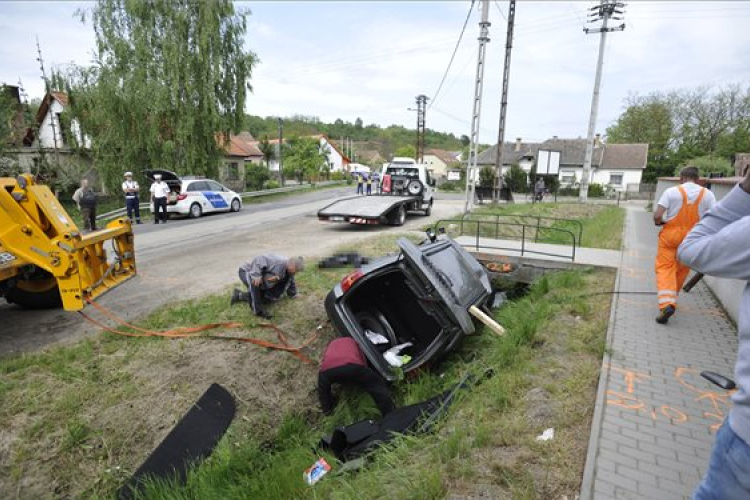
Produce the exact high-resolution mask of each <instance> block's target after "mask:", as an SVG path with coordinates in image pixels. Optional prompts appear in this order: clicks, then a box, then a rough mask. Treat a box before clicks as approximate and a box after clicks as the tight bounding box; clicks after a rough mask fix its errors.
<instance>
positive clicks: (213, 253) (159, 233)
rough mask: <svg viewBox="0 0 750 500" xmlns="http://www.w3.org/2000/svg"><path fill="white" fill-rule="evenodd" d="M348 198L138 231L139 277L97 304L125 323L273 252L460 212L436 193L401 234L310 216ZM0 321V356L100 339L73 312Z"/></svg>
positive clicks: (207, 289) (1, 310)
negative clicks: (424, 212) (430, 208)
mask: <svg viewBox="0 0 750 500" xmlns="http://www.w3.org/2000/svg"><path fill="white" fill-rule="evenodd" d="M353 191H354V188H350V187H349V188H333V189H328V190H322V191H316V192H312V193H305V194H301V195H297V196H290V197H288V198H283V199H280V200H278V201H272V202H269V203H262V204H249V205H245V206H244V207H243V209H242V211H241V212H238V213H227V214H216V215H206V216H204V217H202V218H200V219H178V220H170V221H169V222H168V223H167V224H159V225H156V224H153V223H148V224H146V223H144V224H141V225H136V226H134V228H135V229H134V232H135V242H136V262H137V266H138V276H137V277H135V278H133V279H131V280H129V281H128V282H126V283H124V284H123V285H121V286H119V287H117V288H116V289H114V290H112V291H110V292H109V293H107V294H106V295H104V296H103V297H101V298H100V299H99V302H100V303H101V304H102V305H104V306H106V307H108V308H110V309H112V310H113V311H115V312H117V313H118V314H120V315H122V316H124V317H125V318H127V319H130V320H138V319H139V318H142V317H144V316H145V315H147V314H148V313H150V312H151V311H153V310H154V309H156V308H158V307H161V306H163V305H165V304H168V303H170V302H174V301H178V300H182V299H186V298H191V297H197V296H201V295H205V294H207V293H212V292H217V291H222V290H226V289H228V288H229V287H230V286H231V285H234V284H237V283H238V282H239V281H238V278H237V268H238V267H239V265H240V264H241V263H242V262H243V261H245V260H249V259H250V258H252V257H253V256H254V255H258V254H261V253H266V252H274V253H279V254H282V255H303V256H304V257H306V258H308V259H315V258H317V257H323V256H325V255H327V254H328V253H330V252H331V251H333V250H334V249H335V248H336V247H338V246H340V245H342V244H344V243H348V242H352V241H357V240H361V239H364V238H366V237H368V236H370V235H372V234H375V233H379V232H387V231H392V232H398V231H403V230H414V229H418V228H420V227H422V226H423V225H424V224H425V223H426V222H428V221H434V220H438V219H441V218H450V217H452V216H454V215H455V214H457V213H459V212H461V211H462V208H463V204H462V202H461V199H460V196H456V195H450V194H448V195H440V194H438V195H436V201H435V205H434V207H433V212H432V215H431V216H430V217H429V218H426V217H425V216H423V215H418V214H411V215H409V217H408V218H407V221H406V224H405V225H404V226H403V227H401V228H399V227H391V226H354V225H348V224H330V223H324V222H320V221H318V219H317V217H316V216H315V214H316V212H317V211H318V210H319V209H321V208H323V207H324V206H326V205H327V204H329V203H331V202H333V201H334V200H335V199H338V198H341V197H343V196H351V195H352V194H354V193H353ZM228 296H229V295H227V298H228ZM0 318H2V322H1V323H0V354H3V353H13V352H28V351H34V350H38V349H40V348H43V347H45V346H49V345H52V344H57V343H61V342H73V341H76V340H79V339H81V338H82V337H85V336H87V335H96V334H97V333H98V329H97V328H96V327H94V326H92V325H91V324H90V323H88V322H86V321H85V320H84V319H83V318H82V317H81V316H80V315H78V314H76V313H71V312H66V311H63V310H53V311H26V310H23V309H20V308H18V307H16V306H14V305H10V304H6V303H5V302H4V301H3V300H2V299H0Z"/></svg>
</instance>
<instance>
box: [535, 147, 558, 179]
mask: <svg viewBox="0 0 750 500" xmlns="http://www.w3.org/2000/svg"><path fill="white" fill-rule="evenodd" d="M559 172H560V151H548V150H546V149H540V150H539V153H538V154H537V157H536V173H537V174H539V175H557V174H558V173H559Z"/></svg>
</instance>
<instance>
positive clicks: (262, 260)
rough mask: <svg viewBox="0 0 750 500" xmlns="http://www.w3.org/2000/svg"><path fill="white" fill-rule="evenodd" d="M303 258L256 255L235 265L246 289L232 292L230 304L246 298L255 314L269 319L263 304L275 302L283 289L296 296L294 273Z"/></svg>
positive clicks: (301, 264) (289, 294)
mask: <svg viewBox="0 0 750 500" xmlns="http://www.w3.org/2000/svg"><path fill="white" fill-rule="evenodd" d="M304 266H305V262H304V260H303V259H302V257H294V258H291V259H289V258H287V257H282V256H280V255H272V254H271V255H259V256H258V257H255V258H254V259H253V260H251V261H250V262H246V263H245V264H242V265H241V266H240V269H239V275H240V280H241V281H242V283H244V284H245V286H246V287H247V290H248V291H247V293H245V292H242V291H240V290H237V289H236V288H235V289H234V291H233V292H232V300H231V304H232V305H234V304H236V303H237V302H240V301H247V302H248V303H249V304H250V307H251V308H252V310H253V312H254V313H255V315H256V316H260V317H261V318H265V319H271V314H270V313H268V311H266V309H265V307H264V304H265V303H268V302H275V301H277V300H279V299H280V298H281V296H282V295H283V294H284V292H286V294H287V296H289V297H290V298H295V297H296V296H297V284H296V283H295V282H294V275H295V274H296V273H297V272H299V271H302V269H303V268H304Z"/></svg>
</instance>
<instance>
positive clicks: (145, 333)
mask: <svg viewBox="0 0 750 500" xmlns="http://www.w3.org/2000/svg"><path fill="white" fill-rule="evenodd" d="M85 300H86V302H88V303H89V304H91V305H92V306H93V307H94V308H96V309H97V310H98V311H100V312H101V313H102V314H103V315H104V316H107V317H108V318H110V319H113V320H114V321H116V322H117V323H119V324H120V325H122V326H125V327H128V328H132V329H133V330H136V331H137V332H140V333H131V332H123V331H121V330H116V329H114V328H110V327H108V326H107V325H105V324H104V323H102V322H101V321H98V320H96V319H94V318H92V317H91V316H89V315H88V314H86V313H85V312H83V311H78V314H80V315H81V316H82V317H83V318H84V319H86V320H87V321H90V322H91V323H93V324H94V325H96V326H98V327H99V328H101V329H102V330H105V331H107V332H110V333H114V334H115V335H122V336H125V337H165V338H191V337H195V338H208V339H215V340H234V341H237V342H247V343H249V344H254V345H257V346H260V347H266V348H268V349H276V350H278V351H286V352H289V353H292V354H293V355H294V356H296V357H297V358H299V360H300V361H302V362H303V363H307V364H313V362H312V361H311V360H310V358H308V357H307V356H305V355H304V354H302V352H301V351H302V349H304V348H306V347H308V346H309V345H310V344H312V343H313V342H315V341H316V340H317V339H318V336H319V335H320V328H318V329H316V331H315V332H313V334H312V335H310V336H309V337H308V338H307V339H306V340H305V341H304V342H303V343H302V345H300V346H297V347H294V346H291V345H289V341H288V340H287V337H286V335H285V334H284V332H283V331H282V330H281V328H279V327H277V326H276V325H272V324H270V323H260V324H258V325H257V327H258V328H267V329H270V330H273V331H275V332H276V335H277V337H278V339H279V342H280V344H275V343H273V342H269V341H267V340H262V339H256V338H251V337H228V336H222V335H196V334H198V333H200V332H204V331H207V330H213V329H216V328H222V327H223V328H241V327H243V326H245V325H243V324H242V323H236V322H223V323H209V324H206V325H201V326H194V327H188V326H184V327H179V328H174V329H172V330H166V331H155V330H147V329H144V328H140V327H137V326H135V325H131V324H130V323H128V322H126V321H125V320H124V319H122V318H120V317H119V316H117V315H116V314H115V313H113V312H112V311H110V310H109V309H107V308H106V307H104V306H102V305H101V304H97V303H96V302H94V301H93V300H91V299H89V298H86V299H85Z"/></svg>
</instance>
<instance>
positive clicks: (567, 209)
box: [451, 203, 625, 250]
mask: <svg viewBox="0 0 750 500" xmlns="http://www.w3.org/2000/svg"><path fill="white" fill-rule="evenodd" d="M497 216H500V217H499V219H498V218H497ZM537 217H539V219H537ZM545 217H546V218H547V219H545ZM556 219H569V220H556ZM467 220H481V221H486V222H482V223H480V224H479V231H480V235H481V236H483V237H488V238H496V239H520V238H521V237H522V236H523V235H524V233H525V236H526V241H527V242H538V243H552V244H561V245H570V244H572V241H573V239H575V241H576V242H577V244H578V246H583V247H588V248H603V249H612V250H619V249H620V248H621V246H622V232H623V227H624V223H625V211H624V210H623V209H621V208H619V207H613V206H606V205H578V204H563V203H536V204H517V205H500V206H485V207H480V208H477V209H476V210H475V211H474V212H472V214H470V215H469V216H467ZM496 220H499V221H500V222H501V223H505V224H500V225H496V224H495V221H496ZM573 221H575V222H573ZM522 225H525V226H526V227H525V229H524V228H522ZM453 226H454V227H453V229H452V233H451V234H456V235H457V234H458V233H459V232H460V231H461V226H460V223H458V222H454V223H453ZM476 231H477V224H476V223H471V222H467V223H465V224H464V227H463V234H464V235H470V236H474V235H476ZM579 238H580V239H579Z"/></svg>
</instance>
